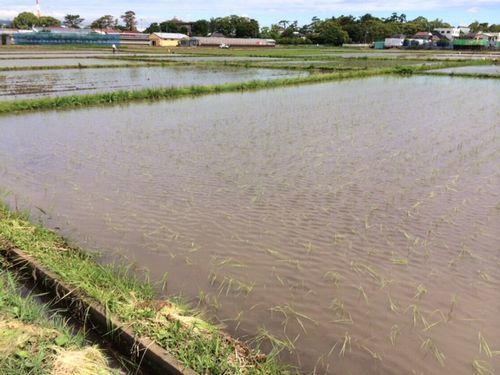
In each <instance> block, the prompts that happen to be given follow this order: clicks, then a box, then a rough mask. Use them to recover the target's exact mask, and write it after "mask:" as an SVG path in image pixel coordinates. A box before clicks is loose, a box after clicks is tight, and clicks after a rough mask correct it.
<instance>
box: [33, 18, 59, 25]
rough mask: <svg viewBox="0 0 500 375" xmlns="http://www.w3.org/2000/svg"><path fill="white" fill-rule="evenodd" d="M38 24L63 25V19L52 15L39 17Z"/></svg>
mask: <svg viewBox="0 0 500 375" xmlns="http://www.w3.org/2000/svg"><path fill="white" fill-rule="evenodd" d="M38 26H43V27H50V26H61V21H59V20H58V19H57V18H54V17H51V16H43V17H40V18H38Z"/></svg>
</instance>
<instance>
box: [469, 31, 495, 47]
mask: <svg viewBox="0 0 500 375" xmlns="http://www.w3.org/2000/svg"><path fill="white" fill-rule="evenodd" d="M474 39H477V40H486V41H487V42H488V47H490V48H494V47H495V46H496V45H497V44H498V41H500V33H485V32H483V31H480V32H478V33H477V34H476V35H475V36H474Z"/></svg>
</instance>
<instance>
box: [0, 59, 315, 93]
mask: <svg viewBox="0 0 500 375" xmlns="http://www.w3.org/2000/svg"><path fill="white" fill-rule="evenodd" d="M103 61H109V60H103ZM307 75H309V73H308V72H292V71H289V70H281V69H238V68H225V69H224V68H220V69H213V68H211V69H197V68H193V67H134V68H131V67H127V68H118V67H116V68H99V69H61V70H52V71H44V70H42V71H11V72H3V73H2V72H0V100H16V99H25V98H34V97H41V96H63V95H77V94H92V93H97V92H110V91H117V90H131V89H134V90H137V89H144V88H150V87H188V86H200V85H215V84H223V83H231V82H245V81H251V80H266V79H279V78H291V77H299V76H307Z"/></svg>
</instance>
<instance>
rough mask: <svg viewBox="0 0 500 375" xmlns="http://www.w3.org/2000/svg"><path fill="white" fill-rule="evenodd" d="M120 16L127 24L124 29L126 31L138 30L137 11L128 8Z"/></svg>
mask: <svg viewBox="0 0 500 375" xmlns="http://www.w3.org/2000/svg"><path fill="white" fill-rule="evenodd" d="M120 18H121V19H122V20H123V23H124V24H125V27H124V30H126V31H137V18H136V17H135V12H134V11H132V10H127V11H126V12H125V14H122V15H121V16H120Z"/></svg>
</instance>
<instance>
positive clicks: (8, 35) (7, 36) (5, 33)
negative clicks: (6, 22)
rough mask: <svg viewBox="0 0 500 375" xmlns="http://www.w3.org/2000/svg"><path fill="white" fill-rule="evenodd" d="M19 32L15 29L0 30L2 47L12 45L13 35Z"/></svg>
mask: <svg viewBox="0 0 500 375" xmlns="http://www.w3.org/2000/svg"><path fill="white" fill-rule="evenodd" d="M15 32H17V30H14V29H0V45H1V46H5V45H9V44H12V42H13V40H12V36H13V34H14V33H15Z"/></svg>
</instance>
